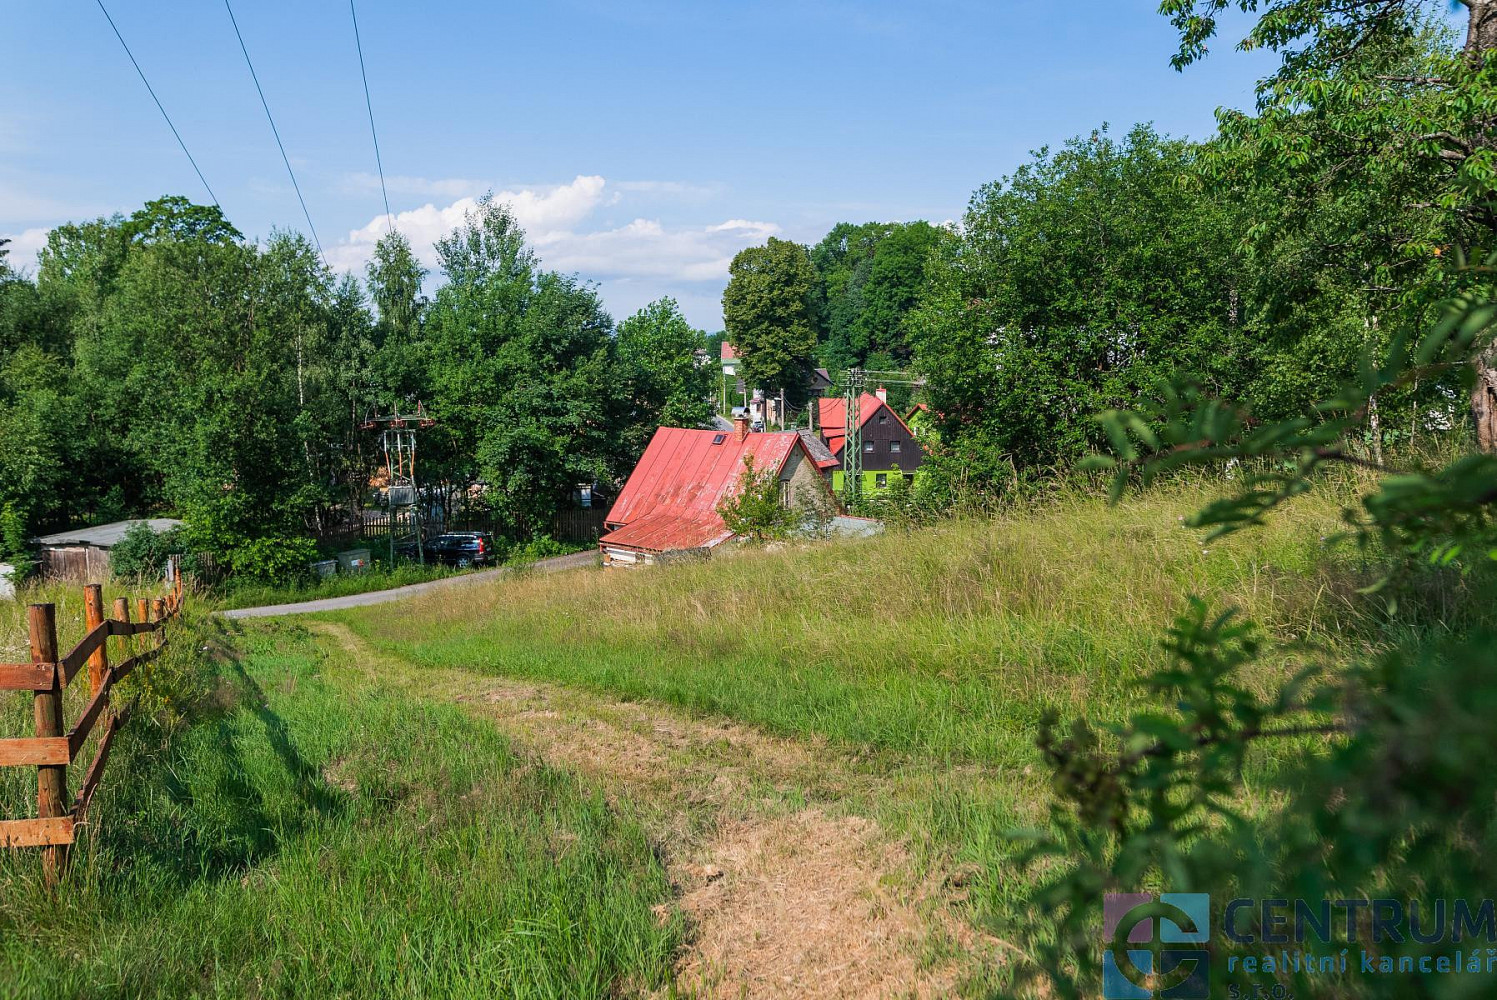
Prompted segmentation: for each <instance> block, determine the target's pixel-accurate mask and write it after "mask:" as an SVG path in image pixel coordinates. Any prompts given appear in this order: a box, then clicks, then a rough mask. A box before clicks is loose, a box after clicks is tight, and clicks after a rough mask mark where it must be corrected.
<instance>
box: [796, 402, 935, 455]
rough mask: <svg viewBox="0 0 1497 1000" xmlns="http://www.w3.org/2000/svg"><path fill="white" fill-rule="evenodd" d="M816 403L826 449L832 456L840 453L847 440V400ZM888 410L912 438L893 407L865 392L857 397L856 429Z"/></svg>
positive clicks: (906, 425) (818, 421) (908, 427)
mask: <svg viewBox="0 0 1497 1000" xmlns="http://www.w3.org/2000/svg"><path fill="white" fill-rule="evenodd" d="M816 403H817V414H816V416H817V427H818V428H819V429H820V431H821V435H822V437H824V438H826V444H827V448H828V449H829V450H830V451H831V453H832V454H833V455H838V454H840V453H841V452H842V444H843V442H844V441H845V440H846V438H847V400H846V399H844V398H842V397H840V396H836V397H832V398H830V399H818V400H817V401H816ZM881 409H883V410H888V411H889V412H890V413H891V414H893V416H894V419H895V420H898V421H899V426H901V427H903V428H904V432H905V433H906V434H909V435H910V437H914V436H915V435H914V433H913V432H912V431H911V430H910V425H909V424H907V423H905V422H904V418H903V417H901V416H900V415H899V414H898V413H895V412H894V407H892V406H890V405H889V404H888V403H886V402H884V401H883V400H882V399H879V398H878V397H877V396H875V395H874V394H873V393H871V392H865V393H863V394H862V395H861V396H859V397H858V427H859V429H861V428H862V427H864V426H865V425H866V424H867V423H868V421H870V420H872V419H873V415H874V414H875V413H877V412H878V411H879V410H881Z"/></svg>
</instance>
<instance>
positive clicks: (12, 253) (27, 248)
mask: <svg viewBox="0 0 1497 1000" xmlns="http://www.w3.org/2000/svg"><path fill="white" fill-rule="evenodd" d="M50 231H51V230H49V229H47V228H46V227H45V226H43V227H39V228H36V229H23V230H21V231H20V232H19V233H6V232H0V236H4V237H6V238H8V239H9V240H10V242H9V243H7V244H6V245H5V249H6V250H7V251H9V254H8V255H7V256H6V258H5V260H6V263H8V264H9V265H10V266H11V267H12V268H13V269H15V270H17V271H30V270H31V269H32V268H34V267H36V255H37V254H38V253H39V252H40V251H41V249H42V247H44V246H46V245H47V233H49V232H50Z"/></svg>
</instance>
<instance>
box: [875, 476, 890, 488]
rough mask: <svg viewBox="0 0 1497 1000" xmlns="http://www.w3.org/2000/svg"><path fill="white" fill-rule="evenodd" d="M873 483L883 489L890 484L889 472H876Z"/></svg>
mask: <svg viewBox="0 0 1497 1000" xmlns="http://www.w3.org/2000/svg"><path fill="white" fill-rule="evenodd" d="M873 485H874V486H877V487H878V488H879V489H883V488H884V487H885V486H888V485H889V474H888V473H887V472H880V473H877V474H875V475H874V477H873Z"/></svg>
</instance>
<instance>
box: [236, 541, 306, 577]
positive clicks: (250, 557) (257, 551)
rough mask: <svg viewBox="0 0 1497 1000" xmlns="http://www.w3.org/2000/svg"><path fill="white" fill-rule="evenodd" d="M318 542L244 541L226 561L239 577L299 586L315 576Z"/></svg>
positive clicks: (237, 545) (240, 542) (239, 543)
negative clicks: (314, 566)
mask: <svg viewBox="0 0 1497 1000" xmlns="http://www.w3.org/2000/svg"><path fill="white" fill-rule="evenodd" d="M316 558H317V543H315V542H314V541H312V539H310V538H285V537H279V536H270V537H266V538H246V539H241V540H240V541H239V542H238V544H236V545H234V546H232V547H230V548H228V549H226V550H225V551H224V553H223V559H224V561H225V562H227V563H228V566H229V572H230V573H232V574H233V575H234V576H235V577H238V578H241V579H246V580H256V581H259V582H261V583H297V582H300V581H302V580H304V579H306V578H307V577H308V576H310V574H311V567H310V566H309V565H308V564H309V563H311V562H312V560H314V559H316Z"/></svg>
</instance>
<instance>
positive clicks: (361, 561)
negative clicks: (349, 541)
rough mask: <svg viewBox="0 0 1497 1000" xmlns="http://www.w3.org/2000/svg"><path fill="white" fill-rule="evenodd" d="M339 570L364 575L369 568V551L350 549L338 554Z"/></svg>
mask: <svg viewBox="0 0 1497 1000" xmlns="http://www.w3.org/2000/svg"><path fill="white" fill-rule="evenodd" d="M338 568H339V569H341V570H342V571H343V572H345V573H362V572H364V570H366V569H368V568H369V550H368V549H349V550H348V551H347V552H339V553H338Z"/></svg>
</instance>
